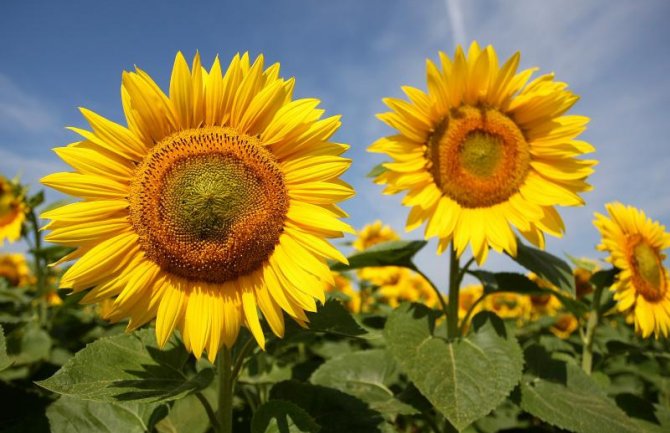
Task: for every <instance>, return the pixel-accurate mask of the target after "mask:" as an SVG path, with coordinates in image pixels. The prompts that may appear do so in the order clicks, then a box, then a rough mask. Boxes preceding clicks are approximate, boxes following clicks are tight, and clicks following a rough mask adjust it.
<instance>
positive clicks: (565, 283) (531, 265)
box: [512, 239, 575, 295]
mask: <svg viewBox="0 0 670 433" xmlns="http://www.w3.org/2000/svg"><path fill="white" fill-rule="evenodd" d="M512 259H514V260H515V261H516V262H517V263H518V264H520V265H521V266H523V267H524V268H526V269H528V270H529V271H531V272H535V273H536V274H537V275H538V276H539V277H540V278H543V279H545V280H547V281H549V282H550V283H552V284H553V285H555V286H556V287H558V288H560V289H562V290H565V291H566V292H568V293H570V294H573V295H574V294H575V279H574V278H573V276H572V269H571V268H570V265H568V264H567V263H566V262H565V260H563V259H561V258H558V257H556V256H554V255H552V254H550V253H548V252H546V251H542V250H538V249H537V248H533V247H531V246H528V245H524V244H523V242H521V241H520V240H518V239H517V255H516V257H512Z"/></svg>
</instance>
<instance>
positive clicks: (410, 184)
mask: <svg viewBox="0 0 670 433" xmlns="http://www.w3.org/2000/svg"><path fill="white" fill-rule="evenodd" d="M440 61H441V69H438V67H437V66H436V65H435V64H434V63H433V62H432V61H430V60H428V61H427V77H428V91H427V92H423V91H421V90H418V89H416V88H413V87H403V90H404V92H405V93H406V95H407V97H408V98H409V102H408V101H405V100H402V99H396V98H386V99H384V102H385V103H386V105H388V106H389V107H390V108H391V110H392V111H391V112H387V113H383V114H380V115H379V116H378V117H379V119H380V120H382V121H383V122H385V123H386V124H388V125H389V126H391V127H392V128H394V129H396V130H397V132H398V133H397V134H395V135H391V136H388V137H383V138H381V139H380V140H378V141H376V142H375V143H373V144H372V145H371V146H370V148H369V151H370V152H377V153H384V154H387V155H388V156H390V157H391V158H392V159H393V161H392V162H387V163H385V164H383V167H384V168H385V171H384V172H383V173H381V174H380V175H379V176H378V177H377V178H376V179H375V182H376V183H379V184H385V185H386V189H385V190H384V193H385V194H395V193H398V192H401V191H405V190H406V191H407V195H406V196H405V197H404V199H403V204H404V205H405V206H409V207H411V211H410V213H409V216H408V219H407V226H406V228H407V230H413V229H415V228H417V227H419V226H420V225H421V224H423V223H424V222H427V224H426V229H425V237H426V239H428V238H431V237H435V236H436V237H438V238H439V243H438V253H442V252H443V251H444V250H445V249H446V248H447V246H448V245H449V243H450V242H451V241H453V245H454V249H455V251H456V253H457V255H458V256H459V257H460V255H461V254H462V253H463V252H464V251H465V249H466V247H467V245H468V244H470V245H471V248H472V251H473V254H474V256H475V257H476V259H477V262H478V263H479V264H482V263H483V262H484V261H485V260H486V257H487V254H488V247H489V246H490V247H491V248H493V249H494V250H496V251H498V252H501V251H506V252H508V253H509V254H511V255H512V256H516V249H517V239H516V237H515V235H514V232H513V230H512V229H513V228H516V229H517V230H518V231H519V233H521V234H522V235H523V236H524V237H525V238H526V239H528V240H529V241H530V242H532V243H533V244H535V245H537V246H538V247H543V246H544V233H549V234H551V235H554V236H559V237H560V236H562V233H563V231H564V225H563V221H562V219H561V217H560V216H559V214H558V212H557V211H556V209H555V208H554V206H556V205H560V206H579V205H583V204H584V201H583V199H582V198H581V197H580V196H579V193H581V192H584V191H588V190H589V189H591V187H590V186H589V185H588V184H587V183H586V182H585V179H586V178H587V177H588V175H589V174H591V173H592V172H593V169H592V167H593V166H594V165H595V161H591V160H580V159H577V156H580V155H582V154H584V153H587V152H592V151H594V148H593V146H591V145H590V144H588V143H586V142H584V141H580V140H576V137H577V136H578V135H579V134H580V133H581V132H582V131H584V130H585V129H586V124H587V122H588V120H589V119H588V118H587V117H584V116H574V115H570V116H564V115H563V114H564V113H565V112H566V111H568V109H570V108H571V107H572V106H573V104H574V103H575V102H576V101H577V99H578V97H577V96H576V95H574V94H573V93H572V92H570V91H568V90H567V85H566V84H565V83H562V82H557V81H554V76H553V74H547V75H541V76H539V77H538V78H536V79H535V80H533V81H531V82H530V83H529V82H528V80H529V79H530V77H531V75H532V74H533V72H534V71H535V68H533V69H528V70H525V71H522V72H519V73H517V67H518V65H519V53H516V54H515V55H514V56H512V57H511V58H510V59H509V60H508V61H507V62H506V63H505V64H504V65H503V66H502V67H500V66H499V65H498V58H497V56H496V52H495V51H494V49H493V48H492V47H491V46H488V47H486V48H485V49H483V50H482V49H480V47H479V45H477V43H476V42H473V43H472V45H471V46H470V49H469V51H468V53H467V55H466V54H465V53H464V52H463V50H462V49H461V48H460V47H459V48H458V49H457V50H456V55H455V57H454V59H453V61H452V60H451V59H450V58H449V57H448V56H447V55H445V54H444V53H440Z"/></svg>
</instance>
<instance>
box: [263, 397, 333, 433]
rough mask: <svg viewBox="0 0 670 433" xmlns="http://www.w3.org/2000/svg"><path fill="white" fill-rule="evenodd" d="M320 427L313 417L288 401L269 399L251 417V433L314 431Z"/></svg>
mask: <svg viewBox="0 0 670 433" xmlns="http://www.w3.org/2000/svg"><path fill="white" fill-rule="evenodd" d="M320 429H321V426H319V424H317V423H316V421H314V418H312V417H311V416H310V415H309V414H308V413H307V412H305V410H303V409H301V408H300V407H299V406H296V405H295V404H293V403H291V402H289V401H282V400H270V401H268V402H266V403H264V404H263V405H262V406H260V407H259V408H258V410H256V412H254V416H253V418H252V419H251V433H274V432H278V433H311V432H313V433H315V432H318V431H319V430H320Z"/></svg>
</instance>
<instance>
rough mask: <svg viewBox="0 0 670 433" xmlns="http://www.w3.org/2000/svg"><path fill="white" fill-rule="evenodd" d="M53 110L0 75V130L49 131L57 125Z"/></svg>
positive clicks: (6, 77)
mask: <svg viewBox="0 0 670 433" xmlns="http://www.w3.org/2000/svg"><path fill="white" fill-rule="evenodd" d="M58 123H59V122H58V119H57V117H56V116H55V115H54V110H52V109H50V108H49V107H48V106H47V104H46V103H45V102H44V101H42V100H40V99H39V98H37V97H36V96H34V95H31V94H29V93H27V92H25V91H24V90H23V89H21V88H20V87H19V86H18V85H17V84H16V83H14V81H12V80H11V79H10V78H9V77H8V76H6V75H3V74H0V128H2V129H5V130H13V131H16V130H17V129H18V128H20V129H22V130H23V131H29V132H42V131H45V130H50V129H52V128H54V127H55V126H56V125H57V124H58Z"/></svg>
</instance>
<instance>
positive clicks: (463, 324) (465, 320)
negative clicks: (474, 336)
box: [460, 293, 487, 335]
mask: <svg viewBox="0 0 670 433" xmlns="http://www.w3.org/2000/svg"><path fill="white" fill-rule="evenodd" d="M486 295H487V294H486V293H482V295H481V296H480V297H479V298H477V300H476V301H475V302H473V303H472V305H470V308H468V311H467V312H466V313H465V317H463V321H462V322H461V330H460V334H461V335H463V334H465V328H466V327H467V326H468V322H469V321H470V316H472V313H474V312H475V308H477V305H479V304H480V303H481V302H482V301H483V300H484V298H486Z"/></svg>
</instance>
